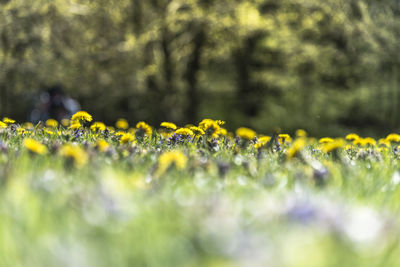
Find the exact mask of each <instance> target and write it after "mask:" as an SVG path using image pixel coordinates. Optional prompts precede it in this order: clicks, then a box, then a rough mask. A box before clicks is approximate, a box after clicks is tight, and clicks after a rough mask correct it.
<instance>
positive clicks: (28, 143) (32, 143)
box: [24, 138, 47, 155]
mask: <svg viewBox="0 0 400 267" xmlns="http://www.w3.org/2000/svg"><path fill="white" fill-rule="evenodd" d="M24 146H25V147H26V148H27V149H28V150H29V151H31V152H33V153H35V154H39V155H44V154H46V153H47V148H46V146H44V145H43V144H41V143H40V142H38V141H36V140H34V139H32V138H27V139H25V140H24Z"/></svg>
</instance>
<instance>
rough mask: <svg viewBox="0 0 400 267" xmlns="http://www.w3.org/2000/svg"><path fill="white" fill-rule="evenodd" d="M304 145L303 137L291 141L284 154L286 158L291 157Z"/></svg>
mask: <svg viewBox="0 0 400 267" xmlns="http://www.w3.org/2000/svg"><path fill="white" fill-rule="evenodd" d="M305 146H306V139H305V138H298V139H296V140H295V141H294V142H293V145H292V146H291V147H290V148H289V149H288V151H287V153H286V156H287V158H288V159H292V158H293V157H295V156H296V155H297V154H299V152H300V151H301V150H302V149H303V148H304V147H305Z"/></svg>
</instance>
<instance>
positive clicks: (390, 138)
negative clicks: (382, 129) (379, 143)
mask: <svg viewBox="0 0 400 267" xmlns="http://www.w3.org/2000/svg"><path fill="white" fill-rule="evenodd" d="M386 140H387V141H389V142H395V143H398V142H400V135H398V134H396V133H391V134H389V135H388V136H386Z"/></svg>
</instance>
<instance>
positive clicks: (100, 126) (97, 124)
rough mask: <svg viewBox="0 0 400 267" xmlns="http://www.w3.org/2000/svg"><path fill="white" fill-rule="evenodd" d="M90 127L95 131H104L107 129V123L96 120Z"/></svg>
mask: <svg viewBox="0 0 400 267" xmlns="http://www.w3.org/2000/svg"><path fill="white" fill-rule="evenodd" d="M90 129H91V130H92V131H93V132H97V131H104V130H105V129H106V125H105V124H104V123H102V122H100V121H96V122H93V124H92V125H90Z"/></svg>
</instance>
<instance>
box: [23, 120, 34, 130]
mask: <svg viewBox="0 0 400 267" xmlns="http://www.w3.org/2000/svg"><path fill="white" fill-rule="evenodd" d="M23 127H24V128H25V129H27V130H30V129H33V124H32V123H31V122H25V123H24V124H23Z"/></svg>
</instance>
